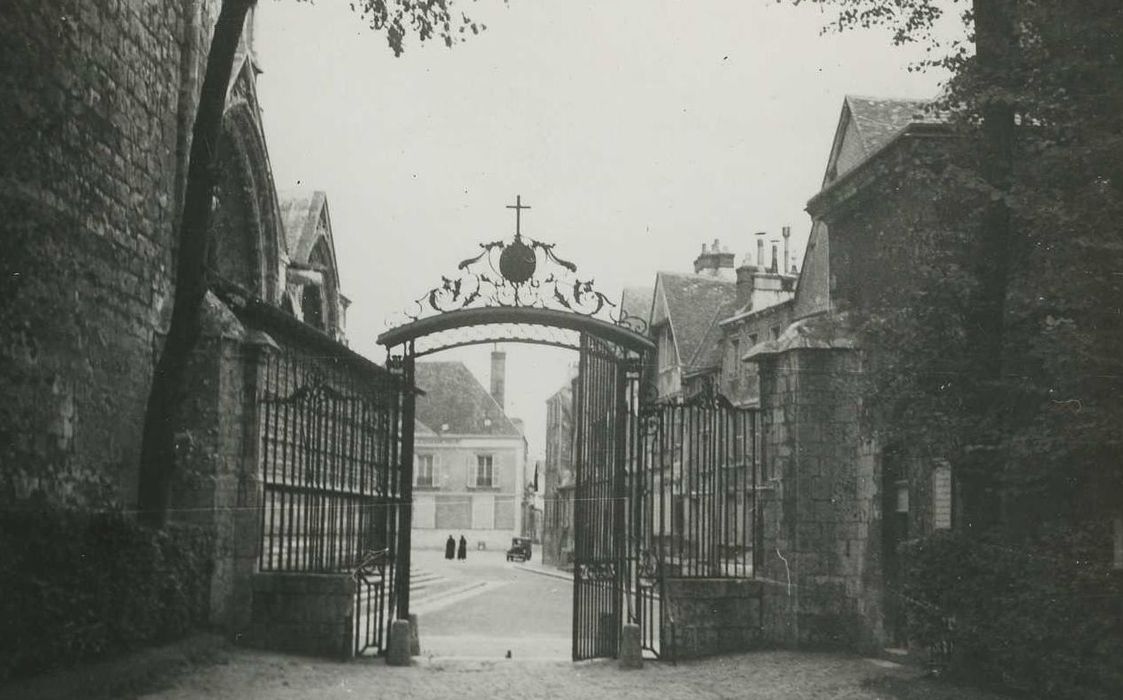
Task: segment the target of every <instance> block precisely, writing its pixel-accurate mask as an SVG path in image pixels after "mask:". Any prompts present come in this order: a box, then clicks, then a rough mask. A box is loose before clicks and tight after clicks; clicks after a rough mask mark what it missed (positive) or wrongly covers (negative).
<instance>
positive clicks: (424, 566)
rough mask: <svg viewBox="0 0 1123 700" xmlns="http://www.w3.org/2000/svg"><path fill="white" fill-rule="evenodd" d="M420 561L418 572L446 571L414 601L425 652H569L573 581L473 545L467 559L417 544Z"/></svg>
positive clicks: (545, 655)
mask: <svg viewBox="0 0 1123 700" xmlns="http://www.w3.org/2000/svg"><path fill="white" fill-rule="evenodd" d="M535 555H536V558H537V556H538V552H536V553H535ZM413 564H414V568H415V570H416V571H419V572H423V573H424V574H425V575H427V576H434V577H438V578H436V579H435V580H434V583H433V584H432V585H431V586H429V587H427V588H422V589H420V590H417V591H415V593H414V599H413V601H412V609H413V611H414V612H416V613H417V615H418V625H419V627H420V628H421V651H422V655H423V656H434V657H441V658H449V657H452V658H472V659H501V658H505V657H506V654H507V652H508V651H510V652H511V656H512V658H515V659H542V660H547V659H549V660H565V659H568V658H569V655H570V628H571V625H572V611H573V586H572V584H571V583H570V582H569V581H568V580H565V579H564V578H560V577H558V576H547V575H545V574H544V573H537V572H535V571H530V570H528V569H529V568H532V567H533V568H536V569H539V570H543V567H541V566H540V565H537V564H536V563H534V562H532V563H530V564H528V565H527V566H525V567H524V566H522V565H520V564H518V563H511V562H507V561H506V560H505V557H504V554H503V552H497V551H485V552H480V551H470V552H469V553H468V559H467V560H466V561H456V560H453V561H448V560H446V559H444V557H443V556H442V553H441V552H438V551H429V550H422V551H415V552H414V553H413ZM557 573H558V574H560V572H557ZM430 590H432V593H429V591H430Z"/></svg>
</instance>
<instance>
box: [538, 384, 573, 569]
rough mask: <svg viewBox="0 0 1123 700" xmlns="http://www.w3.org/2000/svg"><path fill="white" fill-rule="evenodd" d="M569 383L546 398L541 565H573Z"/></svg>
mask: <svg viewBox="0 0 1123 700" xmlns="http://www.w3.org/2000/svg"><path fill="white" fill-rule="evenodd" d="M573 386H574V385H573V380H570V381H568V382H566V384H565V385H564V386H562V387H561V388H560V389H558V390H557V391H556V392H554V394H553V395H552V396H550V398H548V399H546V459H545V462H544V463H543V484H542V486H543V500H544V513H543V521H544V522H543V530H542V563H544V564H550V565H553V566H572V564H573V534H574V533H573V486H574V477H575V472H574V469H575V467H576V465H575V464H574V463H573V441H574V439H575V436H574V434H573Z"/></svg>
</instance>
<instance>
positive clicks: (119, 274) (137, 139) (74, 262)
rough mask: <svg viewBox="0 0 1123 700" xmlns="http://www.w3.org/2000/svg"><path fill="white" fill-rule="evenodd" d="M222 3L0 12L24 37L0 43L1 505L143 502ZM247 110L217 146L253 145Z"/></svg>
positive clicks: (13, 5)
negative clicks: (148, 417) (0, 71)
mask: <svg viewBox="0 0 1123 700" xmlns="http://www.w3.org/2000/svg"><path fill="white" fill-rule="evenodd" d="M217 4H218V3H217V2H177V3H149V4H147V5H143V6H142V5H140V4H138V3H115V2H88V3H71V2H60V1H54V0H46V1H41V0H15V1H14V2H10V3H5V6H4V9H3V11H0V31H2V32H3V35H4V36H5V37H20V40H18V41H16V40H12V41H7V42H5V45H4V48H3V49H0V52H2V56H0V61H2V62H3V65H4V76H5V77H4V80H3V81H2V82H0V105H2V106H0V122H2V123H3V124H4V130H3V134H2V135H0V180H2V186H0V216H2V218H3V221H4V230H5V235H4V238H5V243H4V254H3V255H0V279H3V283H2V284H3V293H2V294H0V305H2V306H0V338H3V339H4V341H3V343H0V386H3V388H4V394H5V397H6V400H5V401H4V408H3V409H0V501H2V502H3V503H4V504H5V507H7V506H12V505H18V504H20V503H26V502H29V501H36V502H45V503H53V504H59V505H67V506H74V507H89V508H103V507H132V506H133V505H134V504H135V502H136V490H137V459H138V456H139V454H140V435H141V426H142V422H143V417H144V406H145V402H146V400H147V397H148V386H149V382H150V380H151V376H152V369H153V364H154V360H155V354H156V349H157V348H158V347H159V343H160V342H161V338H162V333H163V331H164V329H165V327H166V324H167V318H168V314H169V312H170V304H171V293H172V289H171V280H170V272H171V269H172V263H173V255H174V244H173V235H174V230H175V225H176V218H177V216H178V211H179V208H180V203H181V199H182V192H183V186H184V181H185V178H186V167H187V154H188V146H189V138H190V129H191V124H192V120H193V118H194V112H195V105H196V103H197V100H198V93H199V86H200V83H201V79H202V72H201V71H202V66H203V62H204V61H205V58H206V51H207V47H208V42H209V36H210V27H211V25H212V24H213V22H214V17H215V13H216V9H217ZM244 60H245V57H244V55H243V62H244ZM250 70H251V72H252V68H251V69H250ZM235 75H236V76H239V77H242V76H243V71H237V72H236V73H235ZM243 80H244V79H243ZM235 102H237V100H236V101H235ZM255 118H256V115H254V114H252V110H251V109H250V108H249V104H248V102H244V101H243V102H241V103H240V104H232V106H231V110H230V112H229V120H228V138H227V141H226V143H227V148H230V147H231V144H232V142H233V141H235V139H237V140H238V143H240V144H243V145H245V146H246V147H248V148H250V149H251V150H252V149H253V145H254V144H256V143H258V142H259V139H258V138H257V134H256V133H255V130H254V128H253V127H252V125H253V123H254V119H255ZM266 214H268V211H267V212H266Z"/></svg>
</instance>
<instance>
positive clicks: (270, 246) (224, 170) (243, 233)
mask: <svg viewBox="0 0 1123 700" xmlns="http://www.w3.org/2000/svg"><path fill="white" fill-rule="evenodd" d="M255 79H256V76H255V71H254V68H253V66H252V63H251V61H250V60H249V59H248V57H243V60H242V65H241V68H240V69H239V71H238V73H237V77H236V79H235V80H234V81H233V84H232V86H231V90H230V97H229V99H228V102H227V109H226V112H225V114H224V115H223V133H222V136H221V139H220V143H219V167H220V170H221V172H220V179H222V180H223V181H224V182H226V183H227V184H228V185H229V186H232V187H233V189H234V190H235V191H232V192H231V191H228V192H226V193H225V197H226V198H227V201H226V202H223V201H222V200H221V198H220V202H219V207H220V211H221V208H222V207H223V206H228V207H236V208H237V209H238V211H237V212H236V213H233V212H230V213H231V216H230V221H229V223H230V224H231V227H230V228H228V230H223V231H219V232H218V235H219V237H220V240H218V241H216V248H217V250H218V253H217V254H218V255H222V254H224V252H230V251H233V252H234V254H236V255H237V256H238V260H236V261H220V260H216V261H212V262H213V263H215V264H216V266H217V267H218V269H219V270H220V271H224V272H225V273H226V274H224V276H233V279H232V280H231V281H234V282H238V283H240V284H242V285H243V286H245V287H247V288H248V289H250V291H252V292H253V293H255V294H256V295H258V296H260V297H261V298H262V299H264V300H266V301H268V302H269V303H271V304H280V303H281V297H282V292H283V289H282V286H283V284H282V280H283V277H282V269H283V265H282V258H283V254H284V240H283V236H282V230H281V223H280V211H279V206H278V204H277V192H276V188H275V185H274V182H273V170H272V167H271V166H270V163H269V152H268V149H267V147H266V145H265V135H264V132H263V130H262V127H261V118H260V109H259V107H258V104H257V94H256V88H255ZM222 237H227V240H221V238H222Z"/></svg>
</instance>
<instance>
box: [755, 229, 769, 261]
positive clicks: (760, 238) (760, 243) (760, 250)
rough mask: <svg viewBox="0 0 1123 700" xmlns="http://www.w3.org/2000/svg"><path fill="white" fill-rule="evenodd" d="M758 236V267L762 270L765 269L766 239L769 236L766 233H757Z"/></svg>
mask: <svg viewBox="0 0 1123 700" xmlns="http://www.w3.org/2000/svg"><path fill="white" fill-rule="evenodd" d="M755 235H756V236H758V238H757V239H756V266H757V267H759V268H760V269H762V270H763V269H764V268H765V264H764V237H765V236H766V235H767V234H766V233H765V232H764V231H757V232H756V234H755Z"/></svg>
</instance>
